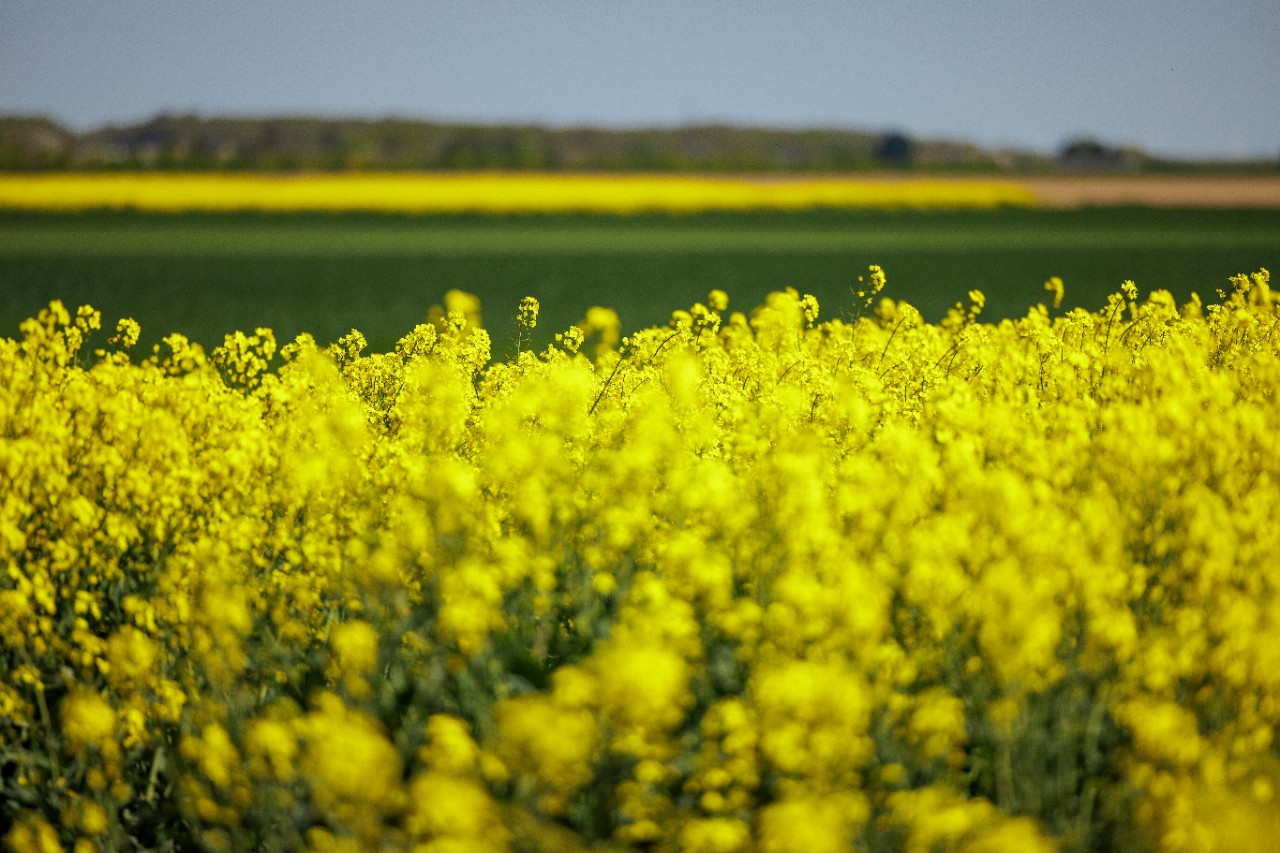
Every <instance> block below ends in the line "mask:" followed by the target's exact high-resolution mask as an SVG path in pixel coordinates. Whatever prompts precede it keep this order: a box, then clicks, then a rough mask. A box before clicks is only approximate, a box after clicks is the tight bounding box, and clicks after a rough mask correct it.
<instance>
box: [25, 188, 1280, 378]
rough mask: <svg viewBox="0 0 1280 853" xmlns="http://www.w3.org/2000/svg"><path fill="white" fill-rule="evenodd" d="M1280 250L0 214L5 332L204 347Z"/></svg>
mask: <svg viewBox="0 0 1280 853" xmlns="http://www.w3.org/2000/svg"><path fill="white" fill-rule="evenodd" d="M1278 262H1280V210H1276V209H1266V208H1259V209H1229V208H1228V209H1214V210H1210V209H1198V210H1196V209H1181V208H1172V209H1167V208H1147V207H1136V206H1122V207H1087V208H1079V209H1049V208H1016V207H1003V208H998V209H982V210H912V209H898V210H857V209H854V210H831V209H827V210H809V211H791V212H786V211H758V212H718V213H717V212H709V213H699V214H684V215H679V216H671V215H665V214H639V215H633V216H615V215H590V214H554V215H553V214H526V215H477V214H462V215H451V216H444V215H413V216H411V215H393V214H376V213H295V214H268V213H260V212H259V213H252V212H239V213H180V214H158V213H140V212H134V211H95V212H83V213H47V212H45V213H39V212H19V211H13V210H9V211H0V336H4V337H13V336H16V335H17V334H18V324H19V323H20V322H21V320H22V319H24V318H25V317H28V316H32V315H34V314H35V313H36V312H37V311H38V310H39V309H40V308H41V307H42V306H43V305H45V304H47V303H48V302H49V301H50V300H51V299H62V300H63V301H64V302H66V303H67V304H68V305H71V306H73V307H74V305H77V304H84V303H88V304H92V305H93V306H94V307H96V308H98V309H100V310H101V311H102V312H103V314H104V320H105V321H106V322H108V323H114V321H115V320H116V319H118V318H120V317H124V316H131V317H134V318H135V319H137V320H138V321H139V322H140V323H141V324H142V327H143V340H144V343H154V342H155V341H158V339H159V338H160V337H162V336H163V335H165V334H168V333H169V332H174V331H178V332H182V333H183V334H186V335H188V336H189V337H191V338H193V339H194V340H197V341H199V342H200V343H202V344H204V345H206V346H212V345H216V344H218V343H221V340H222V337H223V335H225V334H226V333H228V332H231V331H235V330H245V331H249V330H252V329H253V328H255V327H258V326H266V327H270V328H272V329H273V330H274V331H275V332H276V334H277V336H278V337H279V338H281V339H282V341H287V340H289V339H291V338H292V337H294V336H295V335H297V334H298V333H300V332H304V331H306V332H311V333H312V334H314V335H315V336H316V338H317V339H318V340H320V341H321V342H322V343H323V342H328V341H331V340H334V339H336V338H337V337H339V336H340V335H342V334H345V333H346V332H347V331H349V330H350V329H351V328H352V327H355V328H358V329H359V330H360V331H362V332H363V333H364V334H365V335H366V337H367V338H368V340H369V343H370V347H371V349H374V350H386V349H388V348H390V347H392V346H394V343H395V341H396V339H397V338H399V337H400V336H402V335H403V334H405V333H407V332H408V331H409V330H411V329H412V328H413V326H414V325H415V324H417V323H420V322H423V321H424V320H425V319H426V317H427V314H428V311H429V309H430V308H431V306H432V305H438V304H441V303H442V302H443V298H444V294H445V293H446V292H447V291H448V290H450V289H454V288H456V289H460V290H464V291H467V292H470V293H474V294H476V295H477V296H478V297H479V298H480V300H481V304H482V309H483V315H484V322H485V326H486V328H488V329H489V330H490V332H491V334H492V335H493V337H494V339H495V346H494V354H495V356H503V355H506V354H508V352H507V351H508V350H509V349H510V348H511V345H512V344H511V340H512V335H513V332H514V326H513V318H514V316H515V312H516V305H517V303H518V302H519V300H520V298H521V297H523V296H526V295H532V296H536V297H537V298H538V299H539V300H541V302H542V307H543V310H542V317H541V320H540V322H539V328H538V333H539V336H540V340H539V342H541V343H545V342H547V341H548V340H549V339H550V338H551V336H552V335H553V334H554V333H555V332H556V331H560V330H563V329H564V328H567V327H568V326H569V325H571V324H573V323H575V322H577V321H578V320H580V319H581V318H582V317H583V315H584V314H585V312H586V309H587V308H588V307H590V306H592V305H606V306H609V307H612V308H615V309H616V310H617V311H618V312H619V314H620V316H621V318H622V321H623V324H624V329H627V330H634V329H636V328H640V327H643V326H647V325H651V324H660V323H664V322H666V321H667V320H668V319H669V318H670V312H671V311H672V310H673V309H675V308H680V307H688V306H689V305H691V304H692V303H693V302H695V301H701V300H703V299H705V297H706V294H707V292H708V291H710V290H712V289H714V288H719V289H722V290H724V291H726V292H727V293H728V294H729V296H730V299H731V306H730V307H731V309H736V310H743V311H750V309H751V308H752V307H754V306H755V305H757V304H758V303H759V302H760V301H761V300H762V299H763V298H764V296H765V295H766V294H767V293H769V292H770V291H773V290H778V289H781V288H785V287H794V288H796V289H797V290H799V291H801V292H805V293H812V294H814V295H815V296H817V297H818V299H819V301H820V304H821V306H822V314H823V317H824V318H831V317H837V316H841V315H842V314H847V313H849V312H850V311H851V310H852V307H853V304H854V300H853V298H852V295H851V286H852V285H853V284H854V282H855V281H856V277H857V276H858V275H859V274H861V273H865V272H866V269H867V266H868V265H869V264H880V265H882V266H883V267H884V268H885V270H886V272H887V274H888V277H889V286H888V288H887V290H886V295H888V296H891V297H893V298H896V299H905V300H907V301H909V302H911V303H912V304H914V305H916V306H917V307H918V308H920V309H921V311H922V312H923V313H924V315H925V316H926V318H928V319H932V320H936V319H938V318H939V317H941V316H942V314H943V313H944V312H945V311H946V309H947V308H948V307H949V306H950V305H952V304H954V303H955V302H956V301H957V300H962V299H965V298H966V294H967V292H968V291H969V290H971V289H974V288H977V289H980V290H982V291H983V292H984V293H985V294H986V295H987V297H988V302H987V308H986V311H985V312H984V315H983V317H984V319H987V320H995V319H999V318H1001V317H1008V316H1016V315H1020V314H1023V313H1025V312H1026V310H1027V309H1028V308H1029V307H1030V306H1032V305H1034V304H1036V303H1037V302H1044V301H1047V295H1046V294H1045V292H1044V291H1043V289H1042V285H1043V283H1044V281H1045V280H1046V279H1047V278H1049V277H1050V276H1054V275H1056V276H1060V277H1062V278H1063V279H1064V280H1065V282H1066V301H1065V302H1064V305H1063V308H1064V310H1065V309H1067V308H1070V307H1072V306H1075V305H1079V306H1083V307H1086V308H1089V309H1091V310H1092V309H1096V308H1097V307H1099V306H1100V305H1101V304H1102V303H1103V302H1104V301H1105V298H1106V295H1107V294H1108V293H1111V292H1114V291H1115V290H1117V289H1118V288H1119V285H1120V284H1121V282H1123V281H1124V280H1125V279H1133V280H1134V281H1135V282H1136V283H1137V284H1138V286H1139V288H1140V289H1141V290H1142V291H1144V292H1146V291H1150V290H1153V289H1157V288H1164V289H1168V290H1170V291H1172V292H1173V293H1174V295H1175V296H1176V297H1177V298H1178V299H1179V300H1184V299H1186V298H1188V297H1189V295H1190V293H1191V292H1192V291H1198V292H1199V293H1200V294H1201V295H1202V296H1204V297H1206V299H1209V298H1211V297H1213V296H1214V290H1215V289H1216V288H1218V287H1225V286H1226V284H1227V277H1228V276H1229V275H1232V274H1235V273H1239V272H1247V271H1252V270H1256V269H1257V268H1259V267H1263V266H1265V267H1269V268H1271V269H1274V268H1275V267H1276V266H1277V265H1278Z"/></svg>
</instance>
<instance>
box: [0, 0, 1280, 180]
mask: <svg viewBox="0 0 1280 853" xmlns="http://www.w3.org/2000/svg"><path fill="white" fill-rule="evenodd" d="M161 111H168V112H197V113H201V114H205V115H210V114H253V115H261V114H281V113H283V114H299V113H318V114H331V115H348V116H359V117H380V116H389V115H394V116H404V117H414V118H437V119H448V120H474V121H481V122H508V121H520V122H534V123H544V124H554V125H566V124H601V125H610V126H639V125H676V124H686V123H693V122H704V121H727V122H734V123H740V124H748V123H749V124H766V125H778V126H818V125H820V126H833V127H854V128H866V129H872V130H885V129H900V130H904V131H906V132H908V133H911V134H913V135H917V136H930V137H946V138H958V139H968V140H971V141H974V142H978V143H980V144H983V145H988V146H992V145H1017V146H1022V147H1031V148H1038V149H1043V150H1052V149H1054V148H1056V147H1057V146H1058V145H1060V144H1061V143H1062V142H1063V141H1065V140H1066V139H1068V138H1071V137H1073V136H1076V135H1082V134H1089V135H1094V136H1096V137H1098V138H1101V139H1103V140H1104V141H1107V142H1111V143H1116V144H1128V143H1133V144H1138V145H1142V146H1144V147H1146V148H1148V149H1150V150H1152V151H1155V152H1158V153H1164V154H1171V155H1182V156H1197V155H1214V156H1230V157H1235V156H1256V155H1264V156H1271V157H1274V156H1277V155H1280V2H1277V1H1276V0H1257V2H1252V0H1216V2H1199V0H1194V1H1193V0H1166V2H1133V0H1077V2H1035V0H949V2H942V0H930V2H925V0H884V1H883V2H852V0H849V1H848V2H835V0H830V2H825V1H824V0H792V2H780V0H778V2H752V0H726V2H719V1H718V0H717V2H702V0H670V2H668V0H653V1H652V2H640V0H634V2H629V1H628V0H598V2H585V0H577V1H576V2H575V0H546V1H545V2H534V0H470V2H434V0H433V2H377V0H364V2H354V0H353V2H330V0H217V2H195V0H187V2H182V0H0V112H20V113H39V114H46V115H50V116H52V117H53V118H55V119H57V120H59V121H62V122H64V123H66V124H68V125H70V126H72V127H74V128H77V129H84V128H87V127H90V126H94V125H98V124H103V123H108V122H115V123H125V122H132V121H136V120H140V119H143V118H147V117H150V116H152V115H154V114H156V113H158V112H161Z"/></svg>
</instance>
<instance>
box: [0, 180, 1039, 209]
mask: <svg viewBox="0 0 1280 853" xmlns="http://www.w3.org/2000/svg"><path fill="white" fill-rule="evenodd" d="M1036 203H1037V196H1036V195H1035V194H1034V193H1032V192H1031V191H1030V190H1028V189H1026V188H1025V187H1022V186H1020V185H1019V184H1018V183H1017V182H1015V181H1006V180H973V179H923V178H922V179H916V178H893V179H884V178H874V177H872V178H857V179H854V178H820V179H806V180H791V179H783V180H761V179H756V178H748V177H724V178H718V177H705V176H692V175H691V176H673V175H661V176H659V175H552V174H538V173H534V174H511V173H479V174H477V173H467V174H423V173H415V174H392V173H381V174H324V175H302V176H286V175H248V174H233V175H227V174H221V175H215V174H191V173H186V174H179V173H170V174H157V173H147V174H139V173H102V174H41V175H3V176H0V207H2V208H11V209H20V210H51V211H52V210H90V209H101V208H131V209H137V210H148V211H169V212H180V211H232V210H262V211H280V212H286V211H384V212H387V213H499V214H503V213H619V214H626V213H637V212H645V211H651V212H663V211H665V212H672V213H696V212H701V211H711V210H804V209H810V208H823V207H826V208H846V209H847V208H868V207H879V208H952V209H954V208H992V207H999V206H1009V205H1019V206H1029V205H1035V204H1036Z"/></svg>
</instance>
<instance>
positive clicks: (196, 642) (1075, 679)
mask: <svg viewBox="0 0 1280 853" xmlns="http://www.w3.org/2000/svg"><path fill="white" fill-rule="evenodd" d="M866 278H867V280H866V281H863V282H861V284H860V285H859V287H860V290H859V291H858V292H857V293H856V294H855V295H854V300H855V301H854V306H853V308H854V311H855V316H852V317H851V318H850V319H848V320H831V321H827V322H820V321H819V317H818V304H817V301H816V300H815V299H813V298H812V297H808V296H804V297H802V296H800V295H799V294H797V293H796V292H794V291H788V292H782V293H776V294H774V295H773V296H771V297H770V298H769V299H768V301H767V303H766V304H764V305H762V306H761V307H759V308H757V309H756V310H755V311H754V312H753V313H752V314H751V316H750V317H748V316H746V315H744V314H740V313H733V314H730V313H728V311H727V298H726V296H725V294H724V293H722V292H720V291H715V292H713V293H712V294H711V295H710V297H709V299H708V300H707V303H706V304H705V305H702V304H700V305H696V306H694V307H693V308H692V309H691V310H689V311H678V312H676V313H675V314H674V315H673V317H672V320H671V323H670V325H669V326H667V327H665V328H652V329H648V330H645V331H643V332H640V333H638V334H636V335H633V336H631V337H629V338H626V339H622V340H619V339H618V333H617V319H616V316H615V315H613V314H612V312H609V311H606V310H603V309H595V310H593V311H592V312H590V313H589V314H588V316H587V318H586V319H585V320H584V321H583V323H582V324H580V325H579V326H576V327H573V328H570V329H568V330H566V331H565V332H563V333H562V334H560V335H559V336H557V343H556V344H555V345H553V346H551V347H549V348H547V349H545V350H542V351H537V350H533V349H530V348H527V346H526V345H525V344H524V340H526V338H523V337H522V339H521V346H520V350H521V351H519V352H518V353H517V354H516V355H515V356H514V357H512V358H511V359H509V360H506V361H497V362H491V361H490V354H489V339H488V336H487V334H486V333H485V332H484V331H483V330H481V329H478V328H474V327H473V326H472V324H471V323H470V322H469V320H468V315H473V314H474V312H475V310H476V305H475V304H474V303H473V302H472V301H470V300H468V299H467V298H466V297H465V296H464V295H461V294H455V295H454V297H453V298H452V300H451V304H450V305H449V306H447V307H448V308H449V309H450V310H449V312H448V313H447V314H446V315H445V316H443V317H441V318H439V320H438V322H437V323H435V324H424V325H421V326H418V327H417V328H415V329H414V330H413V331H412V332H410V333H409V334H408V335H406V336H405V337H404V338H403V339H402V340H401V341H400V343H399V345H398V346H397V347H396V348H395V350H394V351H393V352H388V353H385V354H372V355H365V354H363V350H364V348H365V347H364V340H363V338H362V337H361V336H360V334H359V333H357V332H352V333H351V334H350V335H348V336H346V337H344V338H342V339H341V340H339V341H337V342H336V343H334V344H333V345H331V346H328V347H320V346H317V345H316V343H315V342H314V340H312V339H310V338H308V337H306V336H303V337H301V338H299V339H298V340H296V341H294V342H293V343H290V344H289V345H287V346H285V347H283V348H282V349H281V350H280V351H279V353H278V357H277V352H276V341H275V338H274V336H273V335H272V334H271V332H270V331H268V330H265V329H259V330H257V331H256V332H255V333H254V334H252V335H244V334H236V335H232V336H228V338H227V340H226V342H225V344H224V345H223V346H221V347H218V348H216V349H214V350H212V351H210V352H208V353H207V354H206V353H205V352H204V351H202V350H201V349H200V348H199V347H196V346H194V345H192V344H190V343H189V342H188V341H187V340H186V339H184V338H182V337H181V336H178V335H172V336H170V337H168V338H166V339H165V341H164V343H163V344H162V345H160V346H157V347H156V348H155V351H154V352H152V353H151V354H145V353H144V354H136V353H135V352H134V351H133V350H134V349H135V344H136V341H137V339H138V328H137V325H136V324H135V323H133V322H132V321H129V320H125V321H122V322H120V323H119V325H118V326H117V328H116V330H115V333H114V334H113V335H111V336H110V337H109V339H108V340H107V341H105V342H102V343H93V341H94V339H95V331H96V330H97V329H98V327H99V325H100V317H99V315H98V314H97V313H96V312H95V311H93V310H92V309H89V308H82V309H80V310H79V311H78V312H77V313H76V314H75V315H74V316H72V315H71V314H69V313H68V312H67V311H66V310H65V309H64V308H63V306H62V305H61V304H57V303H55V304H53V305H51V306H50V307H49V308H48V309H47V310H45V311H43V312H42V313H41V314H40V316H39V317H36V318H33V319H31V320H29V321H27V322H26V323H24V324H23V325H22V328H21V336H20V338H19V339H15V340H3V341H0V481H2V482H3V484H4V488H3V491H2V493H0V559H3V561H4V565H5V572H4V573H3V574H2V575H0V837H3V838H4V839H5V841H6V842H7V844H8V845H9V846H10V847H11V848H13V849H15V850H18V851H37V850H39V851H45V850H56V849H60V848H61V847H72V846H74V848H75V849H76V850H79V851H88V850H95V849H137V848H142V849H173V848H174V847H175V846H176V848H177V849H194V848H197V847H204V848H207V849H210V850H231V849H237V850H239V849H288V850H293V849H312V850H374V849H385V850H407V849H413V850H422V851H445V850H579V849H599V850H606V849H607V850H625V849H654V850H689V851H695V850H697V851H724V853H728V852H729V851H738V850H759V851H768V853H773V851H793V850H794V851H804V853H815V851H827V850H832V851H835V850H846V849H851V847H852V848H853V849H866V850H909V851H927V850H933V849H964V850H974V851H976V850H1007V851H1015V850H1016V851H1027V850H1032V851H1034V850H1051V849H1055V848H1062V849H1067V850H1086V849H1097V850H1104V849H1133V850H1143V849H1149V850H1161V851H1183V850H1213V849H1218V850H1242V849H1251V848H1252V849H1263V847H1262V845H1263V844H1264V843H1266V842H1267V841H1268V840H1269V839H1273V838H1274V837H1276V836H1277V835H1280V825H1278V821H1277V818H1276V813H1277V812H1276V800H1275V797H1276V792H1275V787H1276V785H1277V784H1280V763H1278V762H1277V760H1278V759H1280V747H1278V746H1277V744H1276V742H1275V733H1276V727H1277V724H1280V525H1277V524H1276V516H1275V512H1276V506H1277V505H1278V499H1280V454H1278V453H1276V448H1277V441H1276V436H1277V434H1278V430H1280V403H1278V401H1277V397H1276V389H1277V388H1278V387H1280V300H1277V299H1276V297H1275V296H1274V295H1273V294H1272V292H1271V290H1270V287H1269V279H1268V276H1267V274H1266V272H1265V271H1263V272H1259V273H1256V274H1254V275H1253V276H1240V277H1237V278H1235V279H1233V285H1232V289H1231V291H1230V292H1229V293H1223V294H1221V296H1222V300H1221V302H1220V304H1214V305H1210V306H1207V307H1206V306H1204V305H1202V304H1201V302H1200V301H1199V300H1198V299H1193V300H1192V301H1191V302H1190V303H1189V304H1186V305H1183V306H1181V307H1179V306H1177V305H1176V304H1175V301H1174V300H1173V298H1172V297H1171V296H1170V295H1169V294H1168V293H1165V292H1161V291H1156V292H1153V293H1151V294H1150V295H1149V296H1148V297H1147V298H1146V299H1145V300H1142V301H1140V300H1139V299H1138V298H1137V291H1136V288H1135V287H1134V286H1133V285H1132V284H1130V283H1126V285H1125V287H1124V289H1123V290H1122V291H1121V292H1118V293H1116V294H1114V295H1113V296H1112V297H1111V298H1110V299H1109V300H1108V302H1107V304H1106V305H1105V306H1103V307H1102V308H1101V309H1100V310H1098V311H1096V312H1093V313H1089V312H1087V311H1084V310H1073V311H1070V312H1066V313H1061V312H1059V311H1056V310H1054V309H1052V308H1046V307H1044V306H1038V307H1036V308H1035V309H1033V310H1031V311H1029V312H1028V313H1027V314H1026V315H1025V316H1024V317H1022V318H1020V319H1018V320H1013V321H1011V320H1006V321H1002V322H1000V323H999V324H998V325H993V324H984V323H982V322H981V317H980V312H981V309H982V304H983V297H982V294H981V293H979V292H977V291H975V292H973V293H971V294H970V302H969V303H968V304H967V305H957V306H956V308H955V310H953V311H952V312H951V313H950V314H949V315H948V317H947V318H946V319H945V320H943V321H942V322H941V323H936V324H931V323H926V322H923V321H922V319H921V318H920V315H919V314H918V313H917V312H916V311H915V310H914V309H913V308H911V307H910V306H909V305H906V304H904V303H900V302H894V301H892V300H890V299H885V298H882V294H881V293H880V290H881V288H882V286H883V284H884V278H883V273H882V272H881V271H880V270H879V269H878V268H872V270H871V273H870V275H868V276H867V277H866ZM1048 286H1049V287H1050V289H1051V290H1053V291H1054V293H1053V296H1054V302H1055V303H1056V302H1057V301H1059V300H1060V299H1061V282H1060V281H1057V280H1054V281H1051V282H1050V283H1049V285H1048ZM537 315H538V305H537V303H536V301H534V300H532V299H528V300H525V301H524V302H522V303H521V304H520V306H519V312H518V317H519V323H520V327H521V329H523V330H525V331H526V332H528V331H530V330H532V329H533V327H534V325H535V324H536V322H537ZM99 334H101V333H99ZM97 347H101V348H100V349H98V348H97Z"/></svg>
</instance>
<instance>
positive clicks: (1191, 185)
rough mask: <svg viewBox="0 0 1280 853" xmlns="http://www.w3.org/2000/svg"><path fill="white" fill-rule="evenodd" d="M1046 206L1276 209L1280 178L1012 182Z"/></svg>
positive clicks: (1084, 177) (1097, 178)
mask: <svg viewBox="0 0 1280 853" xmlns="http://www.w3.org/2000/svg"><path fill="white" fill-rule="evenodd" d="M1015 180H1017V182H1018V183H1020V184H1022V185H1023V186H1025V187H1026V188H1027V189H1029V190H1031V191H1032V192H1034V193H1035V194H1036V195H1038V196H1039V197H1040V198H1041V199H1042V200H1043V201H1044V203H1045V204H1047V205H1049V206H1050V207H1061V208H1073V207H1117V206H1122V205H1140V206H1145V207H1211V208H1228V207H1254V208H1280V175H1260V176H1250V177H1236V176H1223V177H1217V176H1210V175H1187V176H1146V175H1143V176H1121V175H1117V176H1110V175H1108V176H1095V175H1082V176H1078V177H1071V176H1061V177H1047V178H1016V179H1015Z"/></svg>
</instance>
